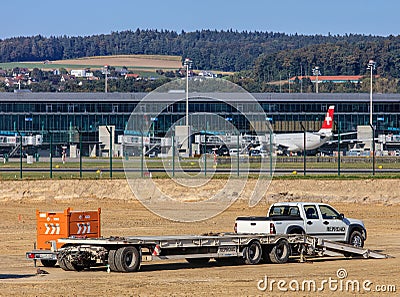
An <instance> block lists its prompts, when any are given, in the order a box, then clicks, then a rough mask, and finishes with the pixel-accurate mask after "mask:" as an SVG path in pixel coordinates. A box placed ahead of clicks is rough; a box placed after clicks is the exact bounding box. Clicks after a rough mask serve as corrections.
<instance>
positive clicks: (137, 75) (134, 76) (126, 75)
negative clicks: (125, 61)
mask: <svg viewBox="0 0 400 297" xmlns="http://www.w3.org/2000/svg"><path fill="white" fill-rule="evenodd" d="M128 78H133V79H136V80H138V79H139V78H140V75H139V74H137V73H128V74H125V79H128Z"/></svg>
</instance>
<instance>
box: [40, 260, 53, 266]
mask: <svg viewBox="0 0 400 297" xmlns="http://www.w3.org/2000/svg"><path fill="white" fill-rule="evenodd" d="M40 262H41V263H42V265H43V266H44V267H54V266H56V264H57V260H45V259H42V260H40Z"/></svg>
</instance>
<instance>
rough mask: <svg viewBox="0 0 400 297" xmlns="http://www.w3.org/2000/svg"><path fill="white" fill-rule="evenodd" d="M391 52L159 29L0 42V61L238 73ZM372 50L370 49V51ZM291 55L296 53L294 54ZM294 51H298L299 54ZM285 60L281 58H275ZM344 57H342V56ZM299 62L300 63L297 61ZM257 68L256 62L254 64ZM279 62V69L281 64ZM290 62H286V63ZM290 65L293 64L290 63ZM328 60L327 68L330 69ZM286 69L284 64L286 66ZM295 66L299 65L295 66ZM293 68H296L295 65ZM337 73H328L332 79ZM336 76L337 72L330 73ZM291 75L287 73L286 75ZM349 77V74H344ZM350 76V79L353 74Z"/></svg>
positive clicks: (348, 40) (314, 40)
mask: <svg viewBox="0 0 400 297" xmlns="http://www.w3.org/2000/svg"><path fill="white" fill-rule="evenodd" d="M392 43H393V44H394V45H395V47H396V49H397V48H398V45H399V44H400V39H399V38H398V37H379V36H365V35H354V34H350V35H345V36H332V35H328V36H322V35H313V36H311V35H297V34H295V35H287V34H283V33H272V32H237V31H232V30H228V31H211V30H203V31H195V32H183V31H182V32H180V33H177V32H174V31H165V30H161V31H158V30H139V29H137V30H136V31H122V32H113V33H111V34H104V35H93V36H86V37H81V36H78V37H68V36H60V37H48V38H47V37H43V36H40V35H38V36H32V37H15V38H9V39H4V40H0V62H21V61H44V60H62V59H71V58H79V57H88V56H106V55H117V54H157V55H158V54H165V55H179V56H182V57H183V58H185V57H190V58H191V59H193V61H194V68H198V69H214V70H223V71H241V70H246V69H252V68H253V66H254V63H255V61H256V59H257V58H258V57H260V55H263V56H264V57H268V59H276V58H278V59H282V61H283V62H284V63H286V62H285V61H286V60H287V59H289V60H293V57H291V56H287V54H289V55H291V54H292V53H296V55H301V54H302V51H301V50H300V49H303V48H307V53H312V51H313V47H312V46H314V45H323V44H329V45H330V46H331V47H332V46H333V47H334V46H335V45H336V44H346V45H347V46H348V48H347V50H348V51H349V52H352V51H353V50H352V49H353V48H354V49H357V50H358V51H362V50H363V46H364V45H366V44H370V45H371V46H367V48H368V49H370V50H371V52H370V53H368V54H370V55H369V57H374V55H375V52H374V49H375V48H379V47H382V45H385V46H386V45H387V47H388V49H387V51H390V50H391V49H390V47H391V44H392ZM372 45H375V46H372ZM324 48H325V47H324V46H320V47H317V49H320V50H321V51H320V52H318V53H317V54H315V56H320V57H321V59H322V58H323V59H326V57H324V56H323V54H324V51H323V50H324ZM296 50H297V51H296ZM299 50H300V51H299ZM279 53H282V54H281V55H285V57H283V56H279V55H280V54H279ZM343 55H344V54H343ZM302 59H303V58H302ZM306 60H307V61H308V63H310V64H311V63H314V62H315V63H319V61H315V60H316V58H310V57H307V58H306ZM258 63H259V64H260V63H261V61H260V60H259V62H258ZM284 63H283V64H282V65H284ZM290 63H292V62H290ZM293 63H297V62H296V61H293ZM334 63H335V61H331V63H330V64H332V65H333V64H334ZM286 64H287V63H286ZM296 65H300V64H299V63H297V64H296ZM271 67H272V66H271ZM296 67H297V66H296ZM339 70H340V69H339V68H338V69H336V70H332V74H344V73H342V72H341V73H339V72H340V71H339ZM334 72H337V73H334ZM292 73H293V72H292ZM346 73H348V74H350V73H351V71H350V70H349V71H346ZM351 74H355V73H354V72H353V73H351Z"/></svg>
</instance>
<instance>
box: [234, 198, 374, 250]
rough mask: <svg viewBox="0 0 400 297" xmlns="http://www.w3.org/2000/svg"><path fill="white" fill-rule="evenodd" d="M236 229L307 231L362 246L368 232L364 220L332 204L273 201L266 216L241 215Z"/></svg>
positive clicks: (302, 232) (318, 235)
mask: <svg viewBox="0 0 400 297" xmlns="http://www.w3.org/2000/svg"><path fill="white" fill-rule="evenodd" d="M235 232H237V233H250V234H308V235H311V236H316V237H320V238H323V239H326V240H331V241H338V242H345V243H348V244H351V245H354V246H357V247H363V246H364V241H365V240H366V239H367V231H366V229H365V226H364V223H363V222H362V221H361V220H356V219H350V218H345V217H344V215H343V214H341V213H339V212H338V211H337V210H335V209H334V208H333V207H332V206H330V205H328V204H325V203H315V202H280V203H274V204H273V205H271V207H270V208H269V210H268V216H266V217H238V218H237V219H236V223H235Z"/></svg>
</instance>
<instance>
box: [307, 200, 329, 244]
mask: <svg viewBox="0 0 400 297" xmlns="http://www.w3.org/2000/svg"><path fill="white" fill-rule="evenodd" d="M303 208H304V214H305V217H304V227H305V229H306V233H307V234H309V235H312V236H317V237H321V238H324V239H327V240H332V238H331V237H330V235H331V233H327V232H326V231H325V230H326V226H325V225H324V224H323V222H322V220H321V218H320V215H319V213H318V209H317V206H316V205H315V204H310V205H304V206H303Z"/></svg>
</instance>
